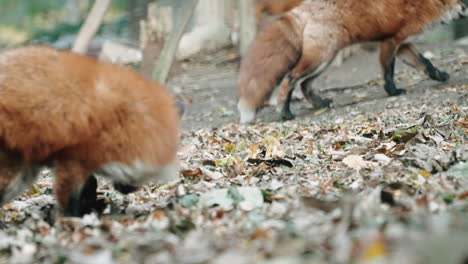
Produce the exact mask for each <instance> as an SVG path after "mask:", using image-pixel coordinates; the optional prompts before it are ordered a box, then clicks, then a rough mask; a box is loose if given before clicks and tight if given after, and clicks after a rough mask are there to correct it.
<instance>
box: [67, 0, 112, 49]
mask: <svg viewBox="0 0 468 264" xmlns="http://www.w3.org/2000/svg"><path fill="white" fill-rule="evenodd" d="M110 3H111V0H96V2H94V5H93V7H92V9H91V12H90V13H89V15H88V17H87V18H86V21H85V23H84V24H83V26H82V27H81V29H80V32H79V33H78V36H77V37H76V40H75V43H74V44H73V48H72V51H73V52H76V53H79V54H85V53H86V51H87V50H88V45H89V43H90V42H91V39H92V38H93V37H94V35H96V32H97V30H98V28H99V26H100V25H101V22H102V18H103V17H104V14H105V13H106V10H107V9H108V8H109V5H110Z"/></svg>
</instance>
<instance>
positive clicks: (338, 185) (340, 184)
mask: <svg viewBox="0 0 468 264" xmlns="http://www.w3.org/2000/svg"><path fill="white" fill-rule="evenodd" d="M333 187H335V188H337V189H343V188H344V187H345V186H344V184H342V183H341V182H339V181H337V180H334V181H333Z"/></svg>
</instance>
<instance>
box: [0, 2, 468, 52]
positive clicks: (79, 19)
mask: <svg viewBox="0 0 468 264" xmlns="http://www.w3.org/2000/svg"><path fill="white" fill-rule="evenodd" d="M152 1H154V0H113V1H112V6H111V8H110V9H109V10H108V11H107V12H106V16H105V19H104V23H103V25H102V26H101V27H100V29H99V32H98V38H97V41H98V42H99V39H100V40H103V39H119V40H120V41H122V40H124V41H126V42H127V43H128V44H133V45H134V46H138V39H139V21H140V20H141V19H142V18H144V17H145V16H146V10H147V6H148V3H150V2H152ZM232 1H234V0H232ZM464 1H465V2H468V0H464ZM93 2H94V1H93V0H1V1H0V5H1V6H0V48H4V47H8V46H14V45H20V44H48V45H53V46H55V47H57V48H70V46H71V45H72V43H73V40H74V38H75V36H76V34H77V33H78V31H79V28H80V26H81V24H82V23H83V21H84V19H85V18H86V15H87V14H88V12H89V10H90V8H91V6H92V4H93ZM174 2H177V1H171V0H158V3H162V4H163V5H173V6H176V4H174ZM189 27H190V26H189ZM429 33H430V34H425V35H424V36H423V39H424V40H425V41H441V40H451V39H457V38H460V37H464V36H467V35H468V20H467V19H463V20H458V21H456V22H454V23H453V24H451V25H447V26H444V27H439V28H438V30H436V31H435V32H429Z"/></svg>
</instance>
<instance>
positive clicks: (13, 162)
mask: <svg viewBox="0 0 468 264" xmlns="http://www.w3.org/2000/svg"><path fill="white" fill-rule="evenodd" d="M0 166H1V167H0V205H2V204H4V203H7V202H9V201H11V200H13V199H15V198H16V197H17V196H19V195H20V194H21V193H23V192H24V190H25V189H26V188H28V187H29V186H31V184H32V183H33V182H34V180H35V179H36V177H37V175H38V174H39V172H40V168H41V167H40V166H36V165H28V164H25V163H24V161H23V159H22V158H21V155H20V154H19V153H14V152H12V151H7V150H1V151H0Z"/></svg>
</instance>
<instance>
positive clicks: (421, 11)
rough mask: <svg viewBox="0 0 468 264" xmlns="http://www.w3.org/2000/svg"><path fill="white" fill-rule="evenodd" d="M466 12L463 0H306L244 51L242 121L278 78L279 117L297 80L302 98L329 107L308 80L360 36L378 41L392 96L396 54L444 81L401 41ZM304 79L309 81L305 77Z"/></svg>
mask: <svg viewBox="0 0 468 264" xmlns="http://www.w3.org/2000/svg"><path fill="white" fill-rule="evenodd" d="M466 13H467V11H466V7H465V5H464V4H463V3H462V2H461V1H460V0H411V1H403V0H380V1H376V0H326V1H324V0H306V1H304V2H303V3H302V4H301V5H300V6H298V7H296V8H294V9H292V10H291V11H289V12H287V13H285V14H284V15H282V16H281V17H280V18H278V19H277V20H276V21H274V22H273V23H271V24H270V25H268V26H266V27H265V28H264V30H263V31H261V32H260V33H259V34H258V35H257V37H256V38H255V40H254V41H253V43H252V44H251V46H250V48H249V50H248V51H247V52H246V54H245V55H244V58H243V59H242V62H241V66H240V72H239V77H238V90H237V91H238V98H239V100H238V110H239V112H240V122H241V123H249V122H251V121H253V120H254V118H255V113H256V111H257V110H258V109H259V108H260V107H261V106H262V105H263V103H264V102H265V100H266V99H267V97H268V96H269V95H270V94H271V92H272V90H273V89H274V87H275V86H276V84H277V83H278V82H279V81H281V80H283V82H282V84H281V88H280V92H279V94H278V101H279V102H280V103H283V102H284V103H283V106H282V109H281V118H282V119H283V120H290V119H293V118H294V115H293V114H292V113H291V111H290V107H289V104H290V99H291V94H292V91H293V89H294V87H295V85H296V84H297V83H300V84H301V90H302V92H303V94H304V97H305V98H306V99H307V100H309V101H310V102H312V103H314V104H315V105H316V106H328V105H329V104H330V103H331V100H329V99H322V98H321V97H320V96H318V95H317V94H315V93H314V92H313V91H312V90H308V89H307V87H308V86H309V83H310V82H311V81H312V80H313V79H314V78H315V77H317V76H318V75H319V74H320V73H322V72H323V71H324V70H325V69H326V68H327V66H328V65H329V64H330V62H331V61H332V60H333V58H334V57H335V55H336V53H337V52H338V51H339V50H340V49H342V48H344V47H346V46H349V45H351V44H353V43H359V42H363V41H381V44H380V63H381V66H382V70H383V76H384V80H385V85H384V88H385V91H386V92H387V93H388V95H390V96H396V95H399V94H402V93H404V92H405V90H404V89H398V88H396V87H395V83H394V80H393V74H394V67H395V57H396V56H398V57H399V58H401V59H402V60H403V62H405V63H406V64H408V65H410V66H413V67H415V68H417V69H421V70H424V71H425V72H426V73H427V74H428V75H429V76H430V77H431V78H432V79H434V80H438V81H446V80H447V79H448V78H449V75H448V74H447V73H445V72H442V71H440V70H438V69H437V68H435V67H434V66H433V65H432V63H431V62H430V61H429V60H428V59H426V58H424V57H423V56H422V55H421V54H420V53H418V52H417V51H416V49H415V48H414V47H413V45H412V44H410V43H404V41H405V40H406V39H407V38H408V37H409V36H412V35H415V34H418V33H420V32H421V31H423V30H424V29H425V28H426V27H428V26H430V25H432V24H435V23H437V22H447V21H449V20H451V19H453V18H456V17H458V16H459V15H466ZM285 76H286V77H285ZM283 77H285V78H283ZM304 79H307V81H306V82H302V80H304Z"/></svg>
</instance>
